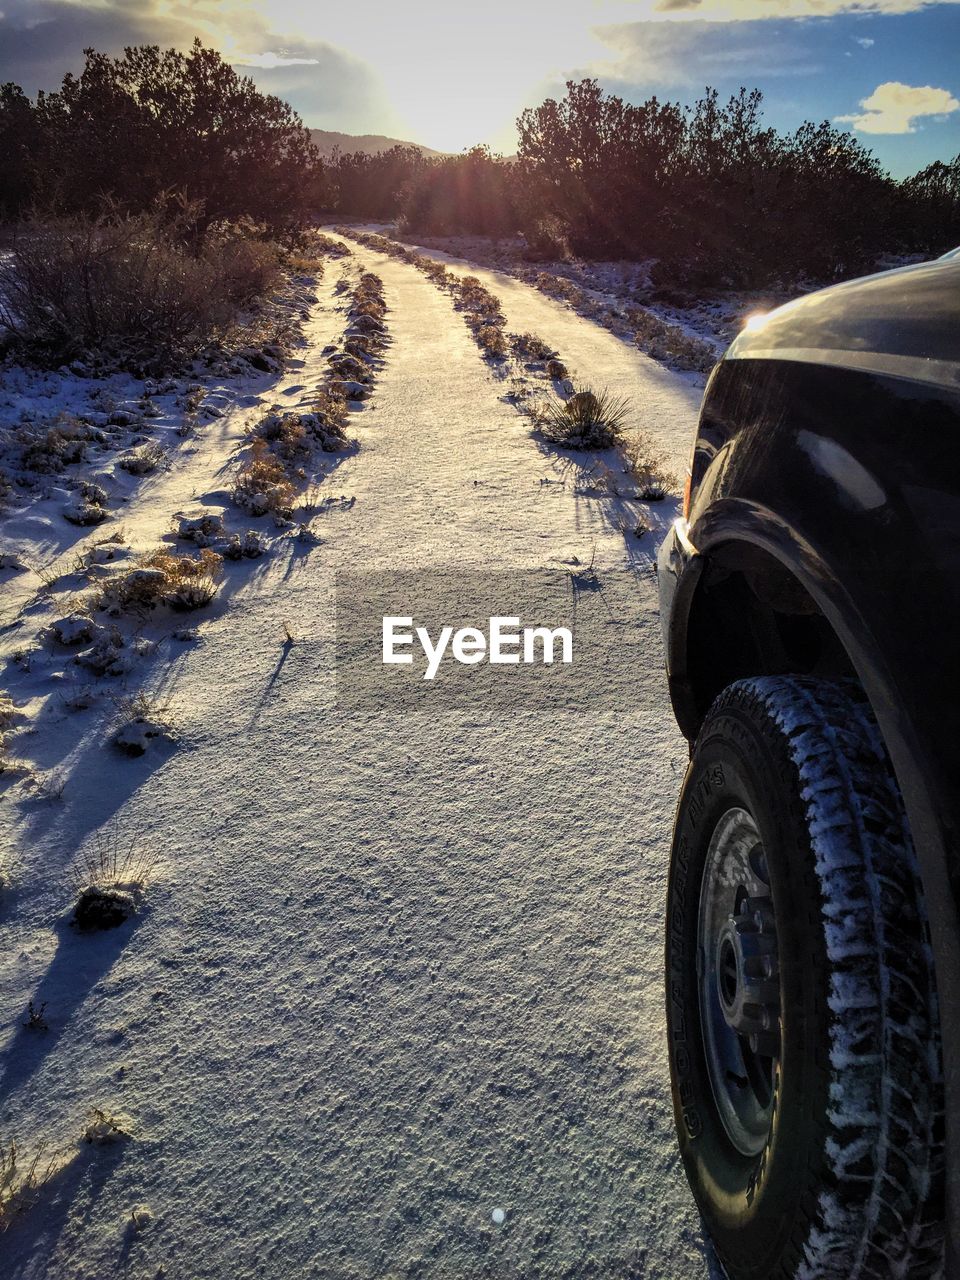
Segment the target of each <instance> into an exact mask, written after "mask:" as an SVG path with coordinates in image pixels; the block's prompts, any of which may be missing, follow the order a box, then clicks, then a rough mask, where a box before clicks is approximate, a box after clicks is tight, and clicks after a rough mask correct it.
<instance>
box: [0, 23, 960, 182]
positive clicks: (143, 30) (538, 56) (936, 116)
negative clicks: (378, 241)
mask: <svg viewBox="0 0 960 1280" xmlns="http://www.w3.org/2000/svg"><path fill="white" fill-rule="evenodd" d="M195 35H199V36H200V37H201V39H202V40H203V42H204V43H205V44H210V45H213V46H214V47H216V48H217V49H219V50H220V51H221V52H222V53H223V55H224V56H225V57H226V58H227V59H228V60H229V61H230V62H232V63H233V64H234V65H235V66H237V67H238V69H242V70H243V72H244V73H245V74H248V75H250V76H252V77H253V79H254V80H255V81H256V83H257V85H258V86H259V87H260V88H261V89H263V90H264V91H265V92H270V93H276V94H278V95H279V96H280V97H283V98H286V99H287V100H288V101H289V102H291V103H292V104H293V106H294V107H295V108H296V109H297V111H298V112H299V113H300V115H301V116H302V117H303V120H304V122H305V123H306V124H308V125H310V126H312V127H314V128H320V129H333V130H338V131H342V132H345V133H379V134H386V135H388V136H391V137H397V138H403V139H405V140H409V141H413V142H420V143H423V144H424V145H426V146H430V147H434V148H436V149H437V150H441V151H460V150H462V149H463V148H465V147H468V146H471V145H473V144H474V143H477V142H485V143H487V144H489V145H490V146H491V147H492V148H493V149H494V150H495V151H500V152H502V153H504V154H510V153H511V152H513V151H514V150H515V148H516V126H515V120H516V117H517V115H518V114H519V113H520V112H521V111H522V110H523V109H524V108H525V107H530V106H537V105H539V103H540V102H542V101H543V100H544V99H545V98H547V97H558V96H562V95H563V92H564V84H565V82H566V81H567V80H568V79H579V78H582V77H584V76H591V77H595V78H596V79H598V80H599V81H600V83H601V84H602V85H604V87H606V88H608V89H609V90H611V91H612V92H616V93H618V94H620V95H621V96H623V97H625V98H627V99H628V100H630V101H635V102H639V101H642V100H643V99H644V98H646V97H648V96H650V95H651V94H656V95H657V96H658V97H660V98H661V99H664V98H666V99H670V100H673V101H678V102H684V103H689V102H693V101H695V100H696V99H697V97H699V96H700V95H701V94H702V92H703V89H704V87H705V86H706V85H712V86H714V87H715V88H717V89H718V90H719V91H720V93H721V94H722V95H724V96H726V95H727V94H729V93H733V92H736V90H737V89H738V88H739V87H740V86H741V85H744V86H746V87H748V88H753V87H758V88H759V89H761V90H762V91H763V94H764V102H765V118H766V120H767V122H768V123H770V124H772V125H774V126H776V127H777V128H778V129H783V130H792V129H794V128H796V127H797V125H798V124H800V123H801V121H803V120H807V119H809V120H814V121H820V120H824V119H829V120H831V121H833V122H834V123H835V124H837V125H838V127H840V128H844V129H849V130H850V131H851V132H853V133H854V135H855V136H856V137H857V138H858V139H859V140H860V141H861V142H863V143H864V145H866V146H868V147H869V148H870V149H871V150H872V151H874V153H875V154H876V155H877V156H878V157H879V158H880V160H881V161H882V163H883V164H884V165H885V166H886V167H887V168H889V169H890V171H891V172H892V173H894V174H895V175H896V176H898V177H902V176H905V175H906V174H909V173H913V172H915V171H916V170H917V169H920V168H922V167H924V166H925V165H927V164H929V163H930V162H931V161H933V160H938V159H940V160H947V159H950V158H951V157H953V156H955V155H956V154H957V153H958V152H960V0H946V2H940V3H925V2H924V0H580V3H576V4H571V3H569V2H565V0H481V2H480V3H477V0H469V2H468V3H461V2H460V0H421V2H419V3H417V2H416V0H412V2H410V3H407V4H398V3H397V2H396V0H338V2H337V3H331V2H330V0H312V2H309V3H308V2H306V0H0V81H6V80H13V81H15V82H16V83H18V84H20V85H22V86H23V88H24V89H25V90H26V91H27V92H29V93H31V94H33V93H35V92H36V91H37V90H38V89H41V88H42V89H53V88H56V87H57V85H58V84H59V83H60V80H61V78H62V77H63V75H64V74H65V73H66V72H67V71H73V72H76V71H79V70H80V69H81V68H82V65H83V56H82V50H83V48H84V47H85V46H88V45H93V46H94V47H96V48H97V49H101V50H103V51H106V52H109V53H119V52H121V51H122V49H123V47H124V46H125V45H130V44H144V43H149V44H161V45H164V46H169V45H175V46H178V47H187V46H188V45H189V44H190V43H191V41H192V39H193V37H194V36H195Z"/></svg>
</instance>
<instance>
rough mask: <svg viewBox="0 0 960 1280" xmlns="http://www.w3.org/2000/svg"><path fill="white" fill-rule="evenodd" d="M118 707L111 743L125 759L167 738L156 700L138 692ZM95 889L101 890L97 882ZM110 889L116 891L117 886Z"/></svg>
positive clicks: (161, 714)
mask: <svg viewBox="0 0 960 1280" xmlns="http://www.w3.org/2000/svg"><path fill="white" fill-rule="evenodd" d="M117 705H118V707H119V708H120V715H121V723H120V725H119V726H118V728H117V729H116V731H115V732H114V735H113V739H112V741H113V745H114V746H115V747H116V748H117V749H118V750H119V751H122V752H123V754H124V755H127V756H142V755H144V754H145V752H146V751H147V748H148V747H149V746H150V743H151V742H153V741H154V740H155V739H157V738H165V737H169V736H170V732H169V730H170V726H169V724H168V723H167V721H166V719H165V718H164V712H165V711H166V707H164V706H161V705H160V703H159V701H158V700H157V699H156V698H151V697H150V696H149V695H147V694H145V693H143V692H141V693H138V694H135V695H134V696H133V697H132V698H122V699H120V700H119V702H118V703H117ZM128 870H129V868H128ZM96 887H98V888H100V889H101V890H102V889H103V885H102V884H100V883H99V882H97V885H96ZM113 887H114V888H116V887H117V886H116V884H114V885H113ZM120 887H121V888H124V889H125V890H127V891H129V889H130V885H129V884H127V885H125V886H124V885H121V886H120Z"/></svg>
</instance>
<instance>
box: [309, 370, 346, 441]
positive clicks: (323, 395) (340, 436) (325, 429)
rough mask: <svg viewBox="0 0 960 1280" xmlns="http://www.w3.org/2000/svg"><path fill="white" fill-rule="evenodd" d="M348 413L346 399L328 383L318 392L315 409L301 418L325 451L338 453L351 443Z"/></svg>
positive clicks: (314, 404) (314, 403)
mask: <svg viewBox="0 0 960 1280" xmlns="http://www.w3.org/2000/svg"><path fill="white" fill-rule="evenodd" d="M347 415H348V409H347V402H346V399H345V398H344V396H342V395H341V394H340V393H339V392H338V391H336V390H334V388H333V387H331V386H329V385H328V386H326V387H322V388H321V389H320V390H319V391H318V392H317V395H316V398H315V400H314V402H313V409H312V410H311V412H310V413H305V414H301V419H300V420H301V422H302V423H303V425H304V426H305V427H306V429H307V430H308V431H309V433H310V435H311V436H312V437H313V438H314V439H315V440H316V441H317V443H318V444H319V445H320V448H321V449H322V450H323V451H324V452H325V453H336V452H338V451H339V450H340V449H343V448H345V447H346V445H347V444H348V443H349V441H348V438H347V421H348V417H347Z"/></svg>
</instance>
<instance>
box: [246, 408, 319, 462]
mask: <svg viewBox="0 0 960 1280" xmlns="http://www.w3.org/2000/svg"><path fill="white" fill-rule="evenodd" d="M254 432H255V434H256V435H257V436H258V437H259V438H260V439H261V440H266V441H267V442H268V443H269V445H270V449H271V452H273V453H275V454H276V455H277V457H278V458H282V459H283V460H284V462H292V461H293V460H294V459H295V458H298V457H303V456H304V455H305V454H306V453H308V452H309V450H308V448H307V432H306V428H305V427H304V425H303V423H302V422H301V420H300V414H299V413H268V414H267V416H266V417H265V418H262V419H261V420H260V422H258V423H257V425H256V427H254Z"/></svg>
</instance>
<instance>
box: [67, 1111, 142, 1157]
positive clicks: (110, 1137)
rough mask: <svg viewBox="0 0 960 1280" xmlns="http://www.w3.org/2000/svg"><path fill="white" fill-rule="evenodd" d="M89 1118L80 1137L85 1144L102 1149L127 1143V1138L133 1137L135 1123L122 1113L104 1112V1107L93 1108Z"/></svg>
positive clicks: (88, 1114) (88, 1113) (89, 1112)
mask: <svg viewBox="0 0 960 1280" xmlns="http://www.w3.org/2000/svg"><path fill="white" fill-rule="evenodd" d="M87 1116H88V1119H87V1123H86V1126H85V1128H84V1130H83V1133H82V1134H81V1135H80V1136H81V1138H82V1139H83V1141H84V1142H92V1143H94V1144H95V1145H96V1146H98V1147H102V1146H105V1145H108V1144H110V1143H113V1142H125V1141H126V1139H127V1138H131V1137H133V1121H132V1120H131V1119H130V1117H129V1116H128V1115H124V1114H123V1112H121V1111H117V1112H113V1111H104V1110H103V1108H102V1107H91V1108H90V1110H89V1111H88V1112H87Z"/></svg>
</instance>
